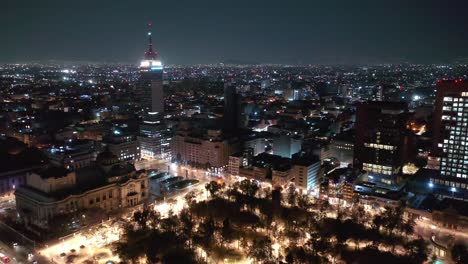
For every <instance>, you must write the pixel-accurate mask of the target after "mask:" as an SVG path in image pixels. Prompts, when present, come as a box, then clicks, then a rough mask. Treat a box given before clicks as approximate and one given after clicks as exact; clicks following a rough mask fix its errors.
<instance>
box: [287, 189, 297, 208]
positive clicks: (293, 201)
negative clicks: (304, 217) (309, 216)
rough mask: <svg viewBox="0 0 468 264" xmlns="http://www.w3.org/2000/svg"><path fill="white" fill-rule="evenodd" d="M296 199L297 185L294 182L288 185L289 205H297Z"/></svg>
mask: <svg viewBox="0 0 468 264" xmlns="http://www.w3.org/2000/svg"><path fill="white" fill-rule="evenodd" d="M296 200H297V192H296V186H294V184H290V185H289V186H288V203H289V205H291V206H296Z"/></svg>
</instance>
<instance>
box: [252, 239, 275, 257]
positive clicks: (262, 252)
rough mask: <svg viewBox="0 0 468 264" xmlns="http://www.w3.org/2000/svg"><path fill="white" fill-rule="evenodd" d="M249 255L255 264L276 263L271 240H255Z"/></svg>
mask: <svg viewBox="0 0 468 264" xmlns="http://www.w3.org/2000/svg"><path fill="white" fill-rule="evenodd" d="M247 255H248V256H249V258H251V259H252V260H253V261H254V262H255V263H274V257H273V250H272V248H271V240H270V239H268V238H264V239H254V240H253V242H252V245H251V246H250V247H249V248H248V252H247Z"/></svg>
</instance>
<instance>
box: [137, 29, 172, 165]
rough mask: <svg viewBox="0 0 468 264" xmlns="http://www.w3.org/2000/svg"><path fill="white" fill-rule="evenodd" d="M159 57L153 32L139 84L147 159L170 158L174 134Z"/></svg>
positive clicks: (143, 151) (143, 154) (143, 150)
mask: <svg viewBox="0 0 468 264" xmlns="http://www.w3.org/2000/svg"><path fill="white" fill-rule="evenodd" d="M149 26H151V24H149ZM158 55H159V54H158V52H156V51H154V50H153V41H152V37H151V31H149V32H148V50H147V51H146V52H145V58H144V60H142V61H141V63H140V80H139V84H138V85H139V87H138V88H139V89H140V97H141V98H140V99H141V106H142V108H143V112H144V114H143V122H142V123H141V124H140V135H139V136H138V141H139V142H140V151H141V157H142V158H146V159H152V158H164V157H167V156H168V155H169V154H170V146H169V142H170V140H171V131H170V129H169V128H168V127H167V126H166V124H165V123H164V120H163V113H164V92H163V65H162V63H161V60H160V59H159V57H158Z"/></svg>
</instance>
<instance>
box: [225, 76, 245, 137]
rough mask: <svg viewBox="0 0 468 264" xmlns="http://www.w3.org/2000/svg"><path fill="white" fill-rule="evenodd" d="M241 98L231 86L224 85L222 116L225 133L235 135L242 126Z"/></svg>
mask: <svg viewBox="0 0 468 264" xmlns="http://www.w3.org/2000/svg"><path fill="white" fill-rule="evenodd" d="M241 107H242V105H241V96H240V95H239V94H238V93H237V91H236V86H234V85H232V84H225V85H224V116H223V123H224V125H223V128H224V130H225V132H228V133H235V132H236V130H237V129H238V128H240V127H241V126H242V113H241V112H242V111H241V110H242V109H241Z"/></svg>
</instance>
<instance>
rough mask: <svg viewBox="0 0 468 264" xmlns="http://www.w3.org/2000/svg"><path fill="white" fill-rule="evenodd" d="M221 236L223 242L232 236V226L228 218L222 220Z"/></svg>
mask: <svg viewBox="0 0 468 264" xmlns="http://www.w3.org/2000/svg"><path fill="white" fill-rule="evenodd" d="M221 236H222V238H223V241H224V242H228V243H229V242H231V241H232V240H233V238H234V229H233V228H232V225H231V221H229V218H225V219H224V221H223V227H222V229H221Z"/></svg>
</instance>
